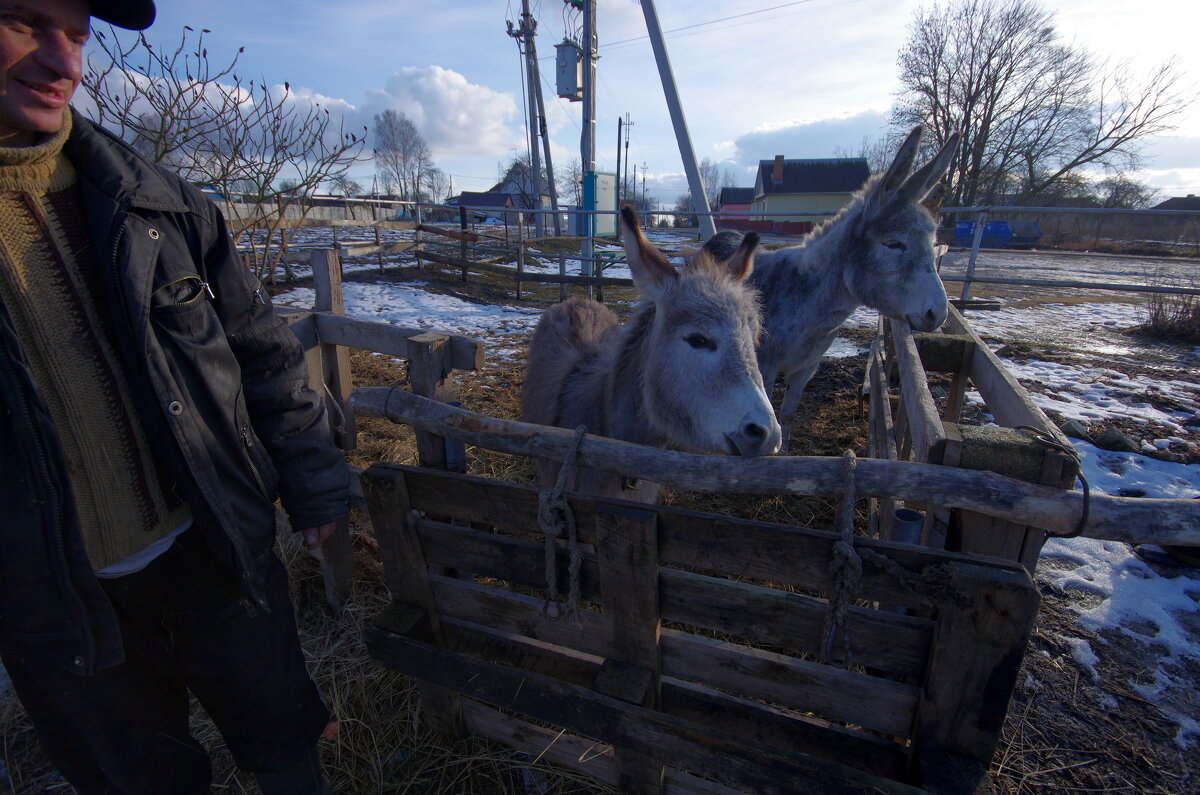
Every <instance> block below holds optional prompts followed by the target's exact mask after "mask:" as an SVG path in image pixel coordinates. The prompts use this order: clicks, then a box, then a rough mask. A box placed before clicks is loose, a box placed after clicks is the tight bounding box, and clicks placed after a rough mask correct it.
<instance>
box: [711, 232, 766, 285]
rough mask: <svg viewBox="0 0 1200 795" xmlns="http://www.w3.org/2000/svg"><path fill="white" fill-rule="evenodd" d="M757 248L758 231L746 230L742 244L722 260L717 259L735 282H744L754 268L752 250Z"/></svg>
mask: <svg viewBox="0 0 1200 795" xmlns="http://www.w3.org/2000/svg"><path fill="white" fill-rule="evenodd" d="M757 249H758V232H747V233H746V236H745V237H743V238H742V244H741V245H740V246H738V247H737V250H736V251H734V252H733V253H732V254H730V255H729V257H728V258H726V259H725V260H723V261H720V260H718V261H719V262H720V263H721V266H722V267H723V268H725V270H727V271H729V274H730V275H731V276H733V280H734V281H735V282H744V281H746V279H748V278H750V273H751V272H752V271H753V270H754V252H755V251H756V250H757Z"/></svg>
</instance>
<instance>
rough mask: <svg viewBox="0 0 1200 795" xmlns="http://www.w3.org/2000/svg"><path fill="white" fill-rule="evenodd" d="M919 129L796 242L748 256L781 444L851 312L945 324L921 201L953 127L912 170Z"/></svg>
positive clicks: (761, 357) (762, 366) (711, 248)
mask: <svg viewBox="0 0 1200 795" xmlns="http://www.w3.org/2000/svg"><path fill="white" fill-rule="evenodd" d="M922 131H923V128H922V127H920V126H918V127H916V128H915V129H913V131H912V132H910V133H909V134H908V137H907V138H906V139H905V140H904V143H903V144H901V146H900V150H899V151H898V152H897V153H896V157H895V159H894V160H893V161H892V164H891V165H890V166H889V167H888V169H887V171H885V172H884V173H883V174H876V175H875V176H873V177H871V178H870V179H868V180H867V181H866V183H864V184H863V186H862V188H860V189H859V190H858V191H857V192H856V193H855V194H854V196H853V198H852V199H851V201H850V203H849V204H848V205H847V206H846V207H844V208H843V209H842V211H841V212H840V213H838V214H837V215H836V216H835V217H833V218H832V219H830V220H829V221H826V222H825V223H824V224H822V225H821V226H820V227H818V228H817V229H816V230H814V231H813V232H812V234H810V235H809V236H808V238H807V239H806V240H805V241H804V242H803V243H801V244H799V245H795V246H787V247H785V248H781V249H776V250H774V251H764V252H763V253H761V254H759V255H758V257H757V258H756V259H755V263H754V272H753V274H752V275H751V277H750V283H751V284H752V285H753V286H754V287H755V288H756V289H757V290H758V291H759V292H760V294H761V295H762V301H763V325H764V327H765V331H764V334H763V337H762V339H761V341H760V344H759V347H758V368H759V372H760V373H761V374H762V380H763V384H764V385H765V386H766V388H767V389H768V391H769V390H770V389H771V388H772V387H773V386H774V385H775V379H776V377H777V376H778V375H779V374H780V373H781V372H782V373H783V375H784V378H785V382H786V384H787V391H786V392H785V394H784V398H783V405H782V407H781V409H780V412H779V414H780V417H781V419H782V420H783V422H784V425H785V429H784V430H785V432H784V443H783V448H784V449H785V450H786V449H787V434H786V426H787V425H788V423H789V422H790V420H791V419H792V418H793V417H794V416H795V413H796V407H797V406H798V405H799V403H800V395H801V394H802V393H803V392H804V387H805V386H806V385H807V384H808V380H809V379H810V378H812V375H813V373H814V372H815V371H816V369H817V365H818V364H819V363H820V361H821V357H822V356H823V355H824V353H825V351H826V350H827V349H828V348H829V345H830V343H831V342H833V339H834V337H835V336H836V335H837V329H838V327H839V326H840V325H841V324H842V322H843V321H845V319H846V318H847V317H849V316H850V313H851V312H853V311H854V310H855V309H856V308H858V307H859V306H860V305H864V304H865V305H866V306H869V307H871V308H872V309H877V310H879V312H880V313H882V314H883V315H886V316H888V317H893V318H897V319H902V320H905V321H907V322H908V323H909V324H910V325H911V326H912V327H913V328H914V329H916V330H918V331H932V330H934V329H936V328H938V327H939V326H941V325H942V323H944V322H945V321H946V312H947V310H946V290H945V288H944V287H943V286H942V281H941V279H940V278H939V277H938V275H937V272H936V270H935V267H934V232H935V231H936V229H937V223H936V220H935V219H934V217H933V214H932V213H930V211H929V210H928V209H926V208H925V206H924V205H922V201H923V200H925V199H926V197H927V196H928V195H929V194H930V193H931V192H932V190H933V188H934V187H935V186H936V185H937V182H938V180H939V179H941V177H942V175H943V174H944V173H945V172H946V169H947V168H949V166H950V161H951V159H952V158H953V157H954V151H955V148H956V147H957V146H958V133H954V134H953V135H951V136H950V138H949V139H948V140H947V141H946V143H945V144H944V145H943V146H942V148H941V149H940V150H938V153H937V154H936V155H934V157H933V158H932V159H931V160H930V161H929V162H928V163H926V164H925V165H923V166H922V167H921V168H919V169H917V170H916V171H913V170H912V168H913V163H914V162H915V161H916V158H917V150H918V147H919V145H920V142H921V134H922ZM910 172H911V173H910ZM734 242H735V238H732V237H731V236H730V235H729V234H728V233H727V232H721V233H719V234H717V235H715V236H714V237H712V238H711V239H710V240H709V241H708V242H707V243H706V244H705V246H704V250H707V251H708V252H709V253H710V254H712V255H713V256H720V254H721V252H722V251H725V250H727V249H728V248H729V247H730V246H732V245H733V244H734Z"/></svg>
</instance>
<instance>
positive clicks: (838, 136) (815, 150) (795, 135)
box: [731, 110, 887, 166]
mask: <svg viewBox="0 0 1200 795" xmlns="http://www.w3.org/2000/svg"><path fill="white" fill-rule="evenodd" d="M886 133H887V118H886V117H885V116H884V115H883V113H881V112H879V111H874V110H869V111H863V112H862V113H856V114H854V115H853V116H846V117H842V118H834V119H821V120H820V121H814V122H801V123H793V124H772V125H768V126H764V127H761V128H759V129H755V130H751V131H750V132H747V133H743V134H742V135H741V136H739V137H738V138H737V140H736V141H735V144H736V146H737V153H736V154H735V155H733V157H732V158H731V159H733V160H735V161H736V162H738V163H739V164H741V165H743V166H754V165H756V164H757V163H758V161H759V160H770V159H771V158H773V157H774V156H775V155H784V156H786V157H788V158H806V157H835V156H837V153H838V152H848V153H850V154H851V155H853V154H855V153H857V152H858V148H859V146H860V145H861V144H862V142H863V139H864V138H867V139H869V140H872V141H873V140H875V139H877V138H882V137H883V136H884V135H885V134H886Z"/></svg>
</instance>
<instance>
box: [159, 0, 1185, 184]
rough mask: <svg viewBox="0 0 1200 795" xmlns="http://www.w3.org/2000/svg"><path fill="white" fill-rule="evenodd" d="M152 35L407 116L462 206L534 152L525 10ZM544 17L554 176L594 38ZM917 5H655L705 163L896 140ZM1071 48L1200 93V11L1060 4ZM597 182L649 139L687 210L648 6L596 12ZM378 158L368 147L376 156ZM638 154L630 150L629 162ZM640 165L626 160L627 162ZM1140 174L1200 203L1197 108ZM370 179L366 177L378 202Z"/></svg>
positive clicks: (253, 10)
mask: <svg viewBox="0 0 1200 795" xmlns="http://www.w3.org/2000/svg"><path fill="white" fill-rule="evenodd" d="M158 5H159V14H158V20H157V22H156V23H155V25H154V26H153V27H152V28H151V29H150V30H149V31H148V35H149V37H150V39H151V40H152V41H154V42H156V43H160V44H164V45H165V44H176V43H178V37H179V35H180V33H181V32H182V29H183V26H184V25H190V26H191V27H193V28H195V29H201V28H208V29H209V30H210V31H211V33H209V34H206V39H205V41H206V46H207V49H208V53H209V58H210V60H212V61H213V62H227V61H228V60H229V59H231V58H232V57H233V55H234V53H236V51H237V49H238V48H239V47H244V48H245V51H244V53H243V54H242V55H241V59H240V61H239V73H240V74H241V75H242V77H243V79H245V80H249V79H251V78H257V79H265V81H266V82H267V83H269V84H279V83H283V82H284V81H288V83H289V84H290V86H291V87H292V89H293V91H294V92H296V93H297V94H299V95H302V96H305V97H312V98H314V99H316V100H318V101H321V102H322V103H323V104H324V105H325V106H326V107H327V108H330V109H331V110H333V111H335V112H338V111H340V112H344V113H345V114H346V119H347V126H348V128H351V129H355V128H361V127H363V126H364V125H365V126H367V127H369V126H370V124H371V119H372V118H373V116H374V115H375V114H376V113H379V112H381V111H383V110H385V109H389V108H392V109H395V110H399V111H403V112H404V113H405V114H407V115H408V116H409V117H410V118H411V119H412V120H413V121H414V123H415V124H416V125H417V127H418V129H419V130H420V131H421V132H422V133H423V134H424V136H425V138H426V140H427V141H428V142H429V144H430V146H431V149H432V153H433V157H434V160H435V162H436V163H437V164H438V165H439V167H441V168H442V169H443V170H444V171H446V172H448V173H449V174H451V175H452V179H453V187H454V191H455V192H458V191H459V190H486V189H488V188H489V187H491V186H492V185H493V184H494V183H495V182H496V181H497V171H498V167H499V164H500V163H502V162H507V161H508V160H510V159H511V158H512V156H513V155H515V154H518V153H523V152H525V151H526V148H527V141H528V136H527V133H526V118H527V115H526V111H525V105H524V99H523V88H522V86H523V68H522V65H521V61H520V59H519V56H518V51H517V45H516V42H515V40H514V39H512V38H510V37H509V36H508V35H507V32H506V25H505V23H506V21H507V20H513V21H516V20H517V17H518V15H519V13H520V2H519V0H505V2H499V0H487V1H484V0H461V1H460V2H457V3H448V2H442V1H437V0H435V1H434V2H429V1H428V0H426V1H425V2H416V1H415V0H358V1H356V2H354V3H331V2H314V0H257V1H253V0H252V2H245V0H160V2H159V3H158ZM531 5H532V10H533V13H534V16H535V17H536V18H537V19H538V37H537V42H536V46H537V50H538V56H539V64H540V67H541V69H542V82H543V93H544V95H545V101H546V106H547V107H546V111H547V113H546V115H547V124H548V126H549V130H550V136H551V140H552V155H553V158H554V160H555V163H556V165H559V166H561V165H565V163H566V162H567V161H568V160H569V159H570V158H572V157H578V156H579V152H580V134H581V133H580V124H581V106H582V103H579V102H575V103H572V102H568V101H567V100H564V99H559V98H557V97H556V96H555V90H554V65H555V64H554V52H555V51H554V44H556V43H558V42H559V41H561V40H562V39H563V36H564V34H565V33H566V31H567V30H568V29H572V30H575V29H579V28H581V26H582V20H581V19H580V17H579V15H578V14H577V13H575V14H568V13H566V9H567V6H566V5H565V4H564V2H563V0H531ZM919 6H920V3H919V2H918V0H799V2H794V1H793V2H788V0H752V1H751V0H739V2H732V0H658V2H657V3H656V8H657V11H658V16H659V18H660V21H661V26H662V28H663V30H664V31H666V32H667V35H666V46H667V51H668V54H669V57H670V60H671V64H672V68H673V71H674V74H675V79H676V81H677V84H678V88H679V93H680V97H681V101H682V105H683V111H684V114H685V116H686V119H687V122H688V127H689V131H690V135H691V140H692V145H693V147H694V150H695V152H696V155H697V158H698V159H701V158H705V157H708V158H711V159H712V160H713V161H716V162H719V163H721V164H722V166H723V167H724V168H726V169H728V170H729V172H730V175H731V176H732V177H733V179H734V182H735V183H736V184H738V185H744V186H749V185H752V184H753V173H754V172H753V169H754V166H755V164H756V163H757V162H758V161H759V160H760V159H770V158H772V157H773V156H774V155H777V154H782V155H785V156H787V157H833V156H837V155H846V154H851V155H852V154H856V153H857V150H858V147H859V146H860V145H861V143H862V142H863V139H864V138H871V139H874V138H878V137H881V135H882V133H883V132H884V131H885V118H886V113H887V110H888V108H889V107H890V105H891V104H892V102H893V100H894V98H895V93H896V90H897V87H898V84H897V67H896V54H897V52H898V50H899V49H900V48H901V46H902V45H903V43H904V40H905V38H906V33H907V27H908V25H909V22H910V21H911V19H912V16H913V13H914V12H915V11H916V10H917V9H918V7H919ZM1046 6H1047V7H1048V8H1051V9H1053V10H1055V11H1056V13H1057V16H1056V21H1057V28H1058V31H1059V33H1060V35H1061V37H1062V39H1063V40H1064V41H1066V42H1072V43H1075V44H1078V45H1080V46H1082V47H1084V48H1086V49H1088V50H1089V51H1091V52H1092V53H1093V54H1095V55H1097V56H1098V57H1101V58H1105V59H1109V60H1110V61H1112V62H1113V63H1120V64H1123V65H1124V66H1123V71H1125V72H1126V73H1128V74H1131V75H1139V74H1144V73H1147V72H1149V71H1150V70H1151V69H1152V67H1154V66H1156V65H1157V64H1159V63H1161V62H1162V61H1163V60H1165V59H1167V58H1171V57H1178V58H1179V63H1180V68H1181V70H1182V71H1183V73H1184V76H1185V83H1186V84H1187V85H1188V87H1189V89H1188V94H1189V95H1190V96H1196V95H1200V88H1197V87H1198V86H1200V48H1198V47H1196V46H1195V31H1196V30H1197V27H1198V25H1200V6H1197V5H1196V4H1194V3H1193V2H1191V0H1146V2H1143V3H1140V4H1138V5H1137V7H1136V9H1135V8H1134V7H1131V6H1130V4H1129V3H1128V2H1124V1H1123V0H1059V1H1058V2H1053V0H1050V2H1047V3H1046ZM596 8H597V17H598V18H597V33H598V37H599V42H600V49H599V53H600V60H599V62H598V66H597V72H598V78H597V83H598V91H597V102H596V110H597V124H596V147H597V168H598V170H601V171H614V170H615V168H616V153H617V146H618V144H617V120H618V119H619V118H624V117H625V115H626V114H628V116H629V118H630V120H631V121H632V122H633V126H632V128H631V130H630V136H629V148H628V153H629V157H628V158H627V159H626V162H625V164H624V170H626V171H628V172H632V171H634V170H635V169H634V166H636V171H637V173H638V174H639V183H640V182H641V175H643V174H644V175H645V177H646V179H645V183H646V187H647V190H648V193H649V194H650V196H651V197H653V198H658V199H659V200H661V201H662V202H664V203H667V204H674V202H675V200H676V198H677V197H678V195H679V194H680V193H681V192H683V191H684V190H686V179H685V177H684V174H683V166H682V159H681V158H680V156H679V148H678V145H677V143H676V140H675V136H674V133H673V130H672V127H671V124H670V119H669V115H668V111H667V106H666V102H665V100H664V98H663V91H662V85H661V83H660V81H659V76H658V72H657V68H656V66H655V61H654V57H653V53H652V52H651V49H650V44H649V41H648V39H647V38H646V24H645V20H644V17H643V13H642V9H641V6H640V4H639V3H638V2H636V1H635V0H597V6H596ZM367 151H368V153H369V149H368V150H367ZM622 152H624V149H622ZM622 156H623V157H624V155H622ZM1146 161H1147V162H1146V165H1147V169H1146V170H1145V171H1143V172H1139V173H1138V174H1136V175H1135V176H1137V177H1138V178H1140V179H1143V180H1145V181H1147V182H1149V184H1151V185H1152V186H1153V187H1155V188H1157V189H1159V190H1160V191H1161V192H1162V195H1163V197H1168V196H1174V195H1186V194H1187V193H1200V103H1196V104H1195V105H1194V106H1193V107H1191V108H1190V109H1189V110H1188V111H1187V113H1186V114H1185V115H1184V116H1183V117H1180V119H1179V127H1178V129H1177V130H1175V131H1174V132H1173V134H1172V135H1170V136H1166V137H1164V138H1162V139H1159V140H1156V141H1153V142H1151V143H1150V144H1149V145H1148V146H1147V148H1146ZM373 174H374V167H373V165H372V164H371V163H362V164H359V165H357V166H356V167H355V168H354V170H353V171H352V172H351V176H352V177H354V178H355V179H356V180H357V181H359V182H360V183H362V184H364V186H366V187H369V186H370V182H371V178H372V175H373Z"/></svg>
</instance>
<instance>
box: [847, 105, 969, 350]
mask: <svg viewBox="0 0 1200 795" xmlns="http://www.w3.org/2000/svg"><path fill="white" fill-rule="evenodd" d="M922 132H923V128H921V127H920V126H918V127H916V128H915V129H913V131H912V132H910V133H909V134H908V138H906V139H905V140H904V143H903V144H902V145H901V146H900V151H899V152H897V153H896V158H895V160H893V161H892V164H891V166H889V167H888V170H887V171H885V172H884V173H883V174H881V175H878V176H876V177H873V178H872V179H871V180H870V181H868V182H867V184H866V186H864V188H863V191H862V193H861V194H860V196H861V199H862V208H861V216H860V218H859V220H858V228H857V229H856V234H855V244H854V245H855V247H856V248H858V249H859V250H858V251H857V252H855V253H856V255H857V256H855V257H854V260H855V261H856V262H857V263H859V266H858V267H854V268H848V269H847V270H846V279H847V284H846V286H847V287H848V288H849V289H850V290H851V292H853V293H854V294H855V295H856V296H858V298H859V300H861V301H862V303H864V304H866V305H867V306H870V307H873V308H875V309H878V310H879V311H880V312H881V313H882V314H884V315H887V316H889V317H894V318H902V319H904V320H907V321H908V322H909V324H910V325H912V327H913V328H914V329H916V330H918V331H933V330H934V329H936V328H937V327H938V326H940V325H942V323H944V322H945V320H946V290H945V288H943V287H942V281H941V279H939V278H938V275H937V272H936V270H935V267H934V265H935V263H934V252H933V247H934V233H935V232H936V231H937V221H936V219H935V218H934V217H933V215H932V214H931V213H930V212H929V210H928V209H926V208H925V207H924V206H923V205H922V201H924V200H925V198H926V197H927V196H928V195H929V194H930V193H931V192H932V191H933V188H934V187H935V186H936V185H937V183H938V180H939V179H941V177H942V175H943V174H945V173H946V169H947V168H949V166H950V161H951V159H953V157H954V150H955V148H956V147H957V146H958V133H954V134H953V135H951V136H950V138H949V139H947V141H946V143H945V144H944V145H943V146H942V148H941V149H939V150H938V153H937V154H936V155H934V157H933V159H931V160H930V161H929V162H928V163H926V164H925V165H923V166H921V167H920V168H918V169H917V170H916V171H913V170H912V168H913V163H914V162H916V159H917V150H918V148H919V146H920V143H921V133H922Z"/></svg>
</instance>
